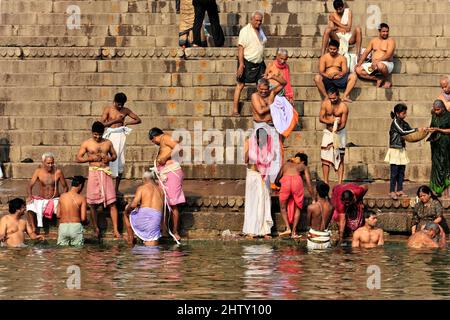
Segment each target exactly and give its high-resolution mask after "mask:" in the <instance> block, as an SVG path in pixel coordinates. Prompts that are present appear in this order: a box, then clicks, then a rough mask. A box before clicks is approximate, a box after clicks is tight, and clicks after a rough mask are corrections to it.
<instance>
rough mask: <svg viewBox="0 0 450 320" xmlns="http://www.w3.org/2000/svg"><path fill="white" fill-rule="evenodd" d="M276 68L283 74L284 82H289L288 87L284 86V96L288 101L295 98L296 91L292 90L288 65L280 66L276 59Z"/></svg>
mask: <svg viewBox="0 0 450 320" xmlns="http://www.w3.org/2000/svg"><path fill="white" fill-rule="evenodd" d="M273 62H274V64H275V66H276V67H277V68H278V69H280V70H281V72H282V73H283V78H284V80H286V81H287V83H286V85H285V86H284V96H285V97H286V98H287V99H292V98H294V90H292V85H291V74H290V71H289V66H288V65H287V63H285V64H279V63H278V61H277V59H275V60H274V61H273Z"/></svg>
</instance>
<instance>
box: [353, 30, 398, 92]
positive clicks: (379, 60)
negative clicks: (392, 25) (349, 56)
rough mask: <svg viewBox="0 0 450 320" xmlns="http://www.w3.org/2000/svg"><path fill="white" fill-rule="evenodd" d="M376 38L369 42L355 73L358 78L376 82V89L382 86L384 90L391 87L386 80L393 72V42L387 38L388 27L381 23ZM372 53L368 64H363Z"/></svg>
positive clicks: (389, 82)
mask: <svg viewBox="0 0 450 320" xmlns="http://www.w3.org/2000/svg"><path fill="white" fill-rule="evenodd" d="M378 31H379V35H378V37H376V38H374V39H372V40H370V42H369V45H368V46H367V48H366V50H365V51H364V53H363V54H362V56H361V59H360V60H359V61H358V64H357V65H356V68H355V71H356V73H357V74H358V76H359V77H361V78H364V79H367V80H372V81H376V82H377V87H381V86H383V84H384V87H385V88H390V87H391V86H392V83H391V81H389V80H388V78H389V75H390V74H391V73H392V71H393V70H394V51H395V41H394V39H392V38H389V26H388V25H387V24H386V23H381V24H380V27H379V28H378ZM370 53H372V59H371V61H370V62H365V61H366V59H367V57H368V56H369V54H370Z"/></svg>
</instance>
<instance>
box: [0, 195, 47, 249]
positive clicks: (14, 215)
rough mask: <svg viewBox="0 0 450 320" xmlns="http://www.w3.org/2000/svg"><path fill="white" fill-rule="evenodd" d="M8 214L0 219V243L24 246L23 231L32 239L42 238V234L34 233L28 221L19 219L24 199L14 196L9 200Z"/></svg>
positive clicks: (24, 208) (23, 210) (22, 211)
mask: <svg viewBox="0 0 450 320" xmlns="http://www.w3.org/2000/svg"><path fill="white" fill-rule="evenodd" d="M8 209H9V213H10V214H9V215H6V216H3V217H2V218H1V219H0V244H1V246H3V245H6V246H8V247H25V246H26V245H25V243H24V240H25V233H27V234H28V235H29V236H30V238H31V239H32V240H44V237H43V236H42V235H36V233H35V232H34V230H33V227H32V226H31V225H30V223H28V221H26V220H23V219H21V218H22V216H23V214H24V213H25V210H26V204H25V201H23V200H22V199H20V198H15V199H12V200H11V201H9V208H8Z"/></svg>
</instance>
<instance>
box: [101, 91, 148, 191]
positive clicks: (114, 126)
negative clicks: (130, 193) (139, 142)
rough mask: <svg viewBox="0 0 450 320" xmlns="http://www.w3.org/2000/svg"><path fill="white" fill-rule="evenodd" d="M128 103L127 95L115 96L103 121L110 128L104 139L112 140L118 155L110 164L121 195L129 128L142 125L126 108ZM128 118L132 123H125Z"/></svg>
mask: <svg viewBox="0 0 450 320" xmlns="http://www.w3.org/2000/svg"><path fill="white" fill-rule="evenodd" d="M126 102H127V96H126V95H125V93H122V92H119V93H117V94H116V95H115V96H114V101H113V105H112V106H109V107H106V108H105V109H104V110H103V114H102V119H101V121H102V122H103V124H104V125H105V127H108V129H106V132H105V134H104V135H103V138H105V139H109V140H111V142H112V143H113V146H114V150H116V154H117V159H116V160H114V161H112V162H111V163H110V164H109V168H110V169H111V172H112V177H113V178H115V179H116V193H119V185H120V180H121V179H122V173H123V169H124V164H125V142H126V138H127V135H128V134H130V132H131V129H130V128H128V126H129V125H133V124H139V123H141V119H140V118H139V116H137V115H136V114H135V113H134V112H133V111H131V110H130V109H128V108H126V107H125V103H126ZM126 117H130V118H131V119H130V121H125V118H126Z"/></svg>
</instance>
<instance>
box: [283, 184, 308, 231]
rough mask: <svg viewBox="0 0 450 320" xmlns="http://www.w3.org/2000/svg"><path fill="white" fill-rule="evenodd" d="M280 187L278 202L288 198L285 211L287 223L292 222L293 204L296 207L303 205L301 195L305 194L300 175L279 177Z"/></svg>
mask: <svg viewBox="0 0 450 320" xmlns="http://www.w3.org/2000/svg"><path fill="white" fill-rule="evenodd" d="M280 182H281V189H280V194H279V198H280V202H284V201H286V200H288V206H287V213H288V220H289V223H290V224H292V223H293V222H294V215H295V205H297V207H298V208H300V209H301V208H302V207H303V197H304V195H305V189H304V187H303V180H302V177H301V176H299V175H297V176H283V177H282V178H281V179H280Z"/></svg>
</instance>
